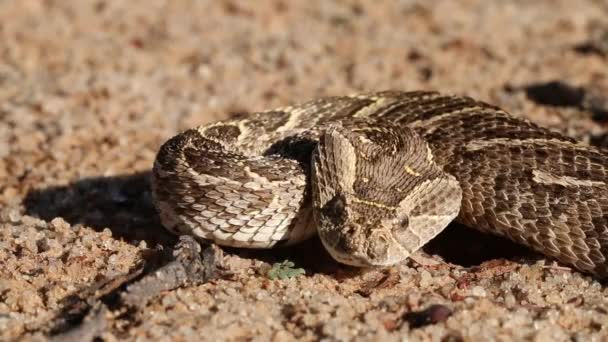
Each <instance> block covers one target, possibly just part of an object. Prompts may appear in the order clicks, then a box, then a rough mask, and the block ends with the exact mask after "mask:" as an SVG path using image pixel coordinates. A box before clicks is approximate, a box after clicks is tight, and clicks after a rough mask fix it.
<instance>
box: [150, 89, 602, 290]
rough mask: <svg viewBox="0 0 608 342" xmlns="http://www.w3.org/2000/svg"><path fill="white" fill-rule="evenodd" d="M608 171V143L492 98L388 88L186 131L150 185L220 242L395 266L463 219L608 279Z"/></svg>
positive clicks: (193, 229)
mask: <svg viewBox="0 0 608 342" xmlns="http://www.w3.org/2000/svg"><path fill="white" fill-rule="evenodd" d="M607 173H608V154H607V153H606V152H605V151H604V150H602V149H600V148H598V147H593V146H589V145H586V144H584V143H582V142H578V141H577V140H575V139H574V138H571V137H568V136H566V135H564V134H562V133H560V132H557V131H553V130H550V129H547V128H543V127H541V126H539V125H538V124H535V123H533V122H531V121H529V120H527V119H524V118H520V117H516V116H513V115H511V114H509V113H508V112H506V111H505V110H503V109H501V108H499V107H497V106H494V105H491V104H488V103H485V102H482V101H478V100H475V99H473V98H471V97H466V96H459V95H451V94H443V93H440V92H435V91H394V90H390V91H381V92H370V93H360V94H354V95H348V96H333V97H322V98H318V99H314V100H309V101H306V102H301V103H299V104H294V105H291V106H287V107H282V108H278V109H273V110H267V111H261V112H254V113H249V114H246V115H238V116H235V117H232V118H229V119H226V120H223V121H217V122H212V123H209V124H205V125H202V126H199V127H196V128H191V129H188V130H185V131H183V132H181V133H179V134H177V135H176V136H174V137H172V138H170V139H169V140H167V141H166V142H165V143H164V144H162V146H161V147H160V149H159V151H158V154H157V156H156V159H155V161H154V165H153V168H152V175H151V190H152V198H153V201H154V204H155V207H156V209H157V211H158V213H159V217H160V221H161V223H162V225H163V226H164V227H165V228H166V229H168V230H169V231H171V232H172V233H175V234H178V235H190V236H193V237H195V238H196V239H197V240H200V241H206V242H213V243H216V244H218V245H222V246H231V247H242V248H271V247H277V246H290V245H293V244H295V243H298V242H301V241H303V240H306V239H308V238H311V237H313V236H316V235H317V236H318V237H319V239H320V240H321V242H322V246H323V247H324V248H325V249H326V250H327V252H328V253H329V254H330V255H331V257H333V258H334V259H335V260H336V261H337V262H339V263H342V264H347V265H352V266H356V267H388V266H391V265H395V264H398V263H400V262H403V261H404V260H405V259H407V258H408V257H409V256H411V255H412V253H414V252H416V251H417V250H418V249H420V248H421V247H422V246H424V245H425V244H426V243H427V242H429V241H430V240H431V239H433V238H434V237H435V236H436V235H437V234H439V233H440V232H441V231H443V230H444V229H445V228H446V227H447V226H448V225H449V224H450V223H451V222H452V221H455V222H458V223H461V224H463V225H465V226H467V227H470V228H473V229H476V230H479V231H481V232H485V233H491V234H495V235H499V236H502V237H505V238H507V239H510V240H512V241H514V242H516V243H518V244H522V245H525V246H527V247H529V248H531V249H533V250H535V251H537V252H540V253H542V254H544V255H545V256H547V257H548V258H550V259H554V260H557V261H559V262H561V263H563V264H565V265H568V266H570V267H573V268H575V269H577V270H579V271H581V272H583V273H587V274H590V275H592V276H595V277H598V278H606V277H608V262H607V258H608V184H607V183H606V179H607ZM453 248H456V249H458V248H463V247H462V246H453Z"/></svg>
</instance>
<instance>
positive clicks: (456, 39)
mask: <svg viewBox="0 0 608 342" xmlns="http://www.w3.org/2000/svg"><path fill="white" fill-rule="evenodd" d="M606 17H608V5H607V3H606V2H605V1H602V0H598V1H592V0H588V1H569V0H561V1H553V0H539V1H483V0H479V1H473V0H460V1H451V0H446V1H407V0H404V1H390V2H389V1H387V2H382V3H379V4H376V5H372V2H371V1H370V2H363V1H361V2H355V1H339V2H330V1H255V2H253V1H185V0H171V1H169V0H166V1H163V0H145V1H143V0H142V1H103V0H97V1H84V0H83V1H52V0H49V1H38V0H23V1H0V205H1V209H0V339H2V340H17V339H32V340H44V339H46V338H47V337H48V334H49V333H50V332H51V331H53V329H54V328H53V326H52V322H53V321H54V320H56V319H58V318H62V315H68V314H67V313H66V312H65V308H66V305H67V304H66V303H69V301H70V299H73V297H74V295H75V294H78V293H82V291H83V289H87V288H89V287H90V286H92V285H94V284H96V283H98V282H100V281H103V280H106V279H112V278H114V277H117V276H120V275H122V274H125V273H128V272H131V271H133V270H134V269H136V268H137V267H139V266H141V265H142V264H143V263H144V262H146V261H147V260H148V258H149V257H150V256H151V255H157V254H159V253H160V252H159V251H160V249H161V248H163V249H164V250H170V249H171V248H172V246H173V244H174V243H175V238H174V237H172V236H171V235H169V234H168V233H166V232H165V231H164V230H163V229H162V227H161V225H160V223H159V220H158V217H157V215H156V213H155V211H154V208H153V206H152V204H151V201H150V192H149V185H148V175H149V173H148V172H149V169H150V167H151V164H152V161H153V159H154V156H155V153H156V151H157V149H158V147H159V146H160V144H161V143H162V142H163V141H164V140H166V139H167V138H169V137H170V136H172V135H173V134H175V133H176V132H178V131H180V130H183V129H186V128H188V127H191V126H194V125H198V124H202V123H206V122H209V121H212V120H216V119H220V118H224V117H227V116H229V115H231V114H234V113H241V112H244V111H253V110H261V109H266V108H271V107H273V106H278V105H285V104H289V103H291V102H299V101H302V100H306V99H310V98H313V97H317V96H321V95H339V94H346V93H352V92H355V91H373V90H383V89H403V90H414V89H435V90H441V91H444V92H451V93H456V94H466V95H470V96H474V97H476V98H479V99H482V100H485V101H488V102H491V103H494V104H497V105H499V106H502V107H504V108H505V109H507V110H509V111H510V112H512V113H513V114H515V115H521V116H526V117H528V118H530V119H532V120H534V121H536V122H538V123H540V124H542V125H545V126H548V127H551V128H554V129H556V130H559V131H561V132H564V133H566V134H569V135H572V136H575V137H577V138H579V139H582V140H584V141H585V142H589V143H594V144H604V143H605V141H607V139H605V136H604V135H603V132H605V131H606V129H607V128H608V127H607V126H606V122H607V121H608V120H607V119H608V113H607V112H606V111H603V110H602V108H603V107H601V105H598V106H600V107H598V106H595V107H594V106H592V105H588V104H581V103H579V102H580V101H578V100H577V99H574V100H573V101H567V98H568V96H570V95H573V94H572V93H573V92H572V91H571V89H566V90H564V89H562V88H560V87H554V88H549V90H551V89H553V90H555V91H554V92H549V95H547V94H545V96H544V97H543V96H542V94H541V96H536V95H535V93H534V92H533V91H531V89H532V90H533V89H536V88H535V87H537V88H538V87H540V89H541V90H542V89H546V87H545V86H546V84H547V82H551V81H555V80H557V81H561V82H564V83H566V84H568V85H570V86H573V87H581V88H580V89H579V90H581V91H582V90H584V91H585V92H586V93H593V94H599V95H598V96H600V95H601V94H606V91H607V90H608V63H607V62H608V21H606V19H605V18H606ZM574 93H575V94H574V96H575V97H576V95H577V94H578V93H576V92H574ZM537 95H538V94H537ZM547 96H548V98H547ZM600 97H601V96H600ZM564 98H566V100H564ZM320 250H321V245H320V244H319V242H318V241H311V242H309V243H306V244H304V245H302V246H299V247H298V248H294V249H291V250H275V251H258V252H251V251H238V250H226V257H225V260H224V263H225V265H226V267H227V268H228V270H229V271H230V273H231V276H230V277H224V278H221V279H218V280H215V281H213V282H209V283H206V284H203V285H199V286H191V287H185V288H180V289H177V290H173V291H167V292H164V293H163V294H162V295H161V296H159V297H158V298H156V299H155V300H153V301H151V302H150V303H149V304H148V305H147V306H145V308H143V309H142V310H138V311H137V312H134V313H131V314H130V315H127V316H122V317H117V318H111V317H110V318H109V321H108V326H107V329H106V331H105V333H104V334H103V338H104V339H107V340H115V339H128V340H136V339H137V340H148V339H162V340H171V339H178V338H180V339H185V340H189V339H194V338H199V337H200V338H203V339H207V340H220V339H226V340H249V339H253V340H258V341H266V340H273V341H289V340H294V339H301V340H311V341H312V340H319V339H323V340H327V341H331V340H351V339H358V340H379V339H382V340H383V341H396V340H404V339H408V338H409V340H415V341H418V340H421V341H438V340H442V341H460V340H465V341H466V340H468V341H472V340H481V339H483V340H487V339H489V338H492V339H495V340H521V339H526V340H535V341H556V340H577V341H591V340H597V341H600V340H603V339H608V290H607V289H606V286H605V285H603V284H601V283H599V282H597V281H596V280H594V279H593V278H591V277H589V276H585V275H582V274H580V273H578V272H576V271H573V270H569V269H567V268H565V267H563V266H561V265H558V264H554V263H553V262H552V261H550V260H545V259H544V258H542V257H540V256H538V255H536V254H534V253H531V252H529V251H527V250H525V249H522V248H517V247H515V246H514V245H512V244H510V243H508V242H505V241H503V240H501V239H497V238H493V237H488V236H483V235H481V234H477V233H474V232H470V231H468V230H465V229H463V228H461V227H450V228H449V229H448V231H446V232H445V233H444V234H441V235H440V236H439V237H438V238H437V239H435V240H434V241H433V243H432V244H431V246H430V247H429V248H427V249H426V252H427V253H429V254H430V255H433V257H434V259H436V260H439V261H440V262H439V263H438V265H435V266H428V265H427V266H424V265H419V264H416V263H414V262H409V263H406V264H404V265H400V266H397V267H394V268H392V269H390V270H385V271H371V272H367V273H361V272H358V271H357V270H354V269H351V268H348V267H345V266H341V265H338V264H337V263H335V262H334V261H332V259H331V258H330V257H328V256H327V255H326V254H325V253H324V252H320ZM283 259H289V260H293V261H294V262H295V264H296V266H297V267H303V268H304V269H305V270H306V272H307V273H306V275H305V276H300V277H296V278H292V279H288V280H270V279H268V278H267V276H266V272H267V271H268V269H269V268H270V266H271V264H272V263H273V262H277V261H281V260H283ZM55 329H56V328H55ZM55 332H57V331H55Z"/></svg>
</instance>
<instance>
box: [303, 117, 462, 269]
mask: <svg viewBox="0 0 608 342" xmlns="http://www.w3.org/2000/svg"><path fill="white" fill-rule="evenodd" d="M311 183H312V196H313V213H314V217H315V223H316V225H317V231H318V233H319V237H320V238H321V241H322V242H323V244H324V246H325V248H326V249H327V250H328V251H329V253H330V254H331V255H332V257H333V258H334V259H336V260H337V261H339V262H341V263H344V264H349V265H353V266H359V267H371V266H389V265H393V264H396V263H399V262H401V261H403V260H405V259H406V258H407V257H408V256H409V255H410V254H411V253H413V252H415V251H416V250H417V249H419V248H420V247H422V246H423V245H424V244H425V243H426V242H428V241H429V240H430V239H432V238H433V237H434V236H435V235H437V234H438V233H439V232H440V231H442V230H443V229H444V228H445V227H446V226H447V225H448V223H449V222H451V221H452V220H453V219H454V218H455V217H456V216H457V215H458V212H459V209H460V203H461V199H462V191H461V188H460V186H459V184H458V181H457V180H456V179H455V178H454V177H453V176H451V175H449V174H447V173H445V172H443V170H442V169H441V168H440V167H439V166H438V165H437V164H435V163H434V161H433V156H432V152H431V149H430V148H429V146H428V145H427V143H426V142H425V141H424V140H423V139H422V138H421V137H420V136H419V135H418V134H416V133H415V132H414V131H413V130H410V129H406V128H403V127H397V126H394V125H392V124H389V123H385V122H378V121H370V120H351V121H349V122H340V123H337V124H334V125H331V126H329V127H328V128H327V129H326V130H325V132H324V133H323V134H322V135H321V137H320V139H319V144H318V145H317V148H316V149H315V152H314V153H313V157H312V173H311Z"/></svg>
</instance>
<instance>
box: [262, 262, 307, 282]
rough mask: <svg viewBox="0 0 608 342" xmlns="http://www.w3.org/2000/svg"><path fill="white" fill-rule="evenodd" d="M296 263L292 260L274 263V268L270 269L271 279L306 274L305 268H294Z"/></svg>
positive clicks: (268, 274)
mask: <svg viewBox="0 0 608 342" xmlns="http://www.w3.org/2000/svg"><path fill="white" fill-rule="evenodd" d="M294 267H295V264H294V263H293V262H292V261H289V260H285V261H283V262H277V263H275V264H274V265H272V268H271V269H270V270H268V273H267V276H268V278H269V279H271V280H275V279H281V280H283V279H289V278H294V277H297V276H299V275H303V274H306V271H305V270H304V269H303V268H294Z"/></svg>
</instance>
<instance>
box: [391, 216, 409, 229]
mask: <svg viewBox="0 0 608 342" xmlns="http://www.w3.org/2000/svg"><path fill="white" fill-rule="evenodd" d="M409 226H410V217H409V216H407V215H404V216H402V217H398V218H395V219H394V220H393V226H392V229H393V231H396V232H403V231H405V230H406V229H408V227H409Z"/></svg>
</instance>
